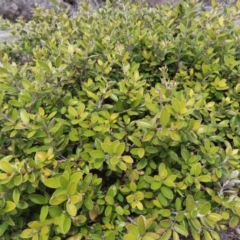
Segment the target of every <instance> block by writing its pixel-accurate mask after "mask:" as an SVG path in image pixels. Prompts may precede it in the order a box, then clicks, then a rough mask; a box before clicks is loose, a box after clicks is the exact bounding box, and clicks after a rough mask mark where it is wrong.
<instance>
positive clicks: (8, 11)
mask: <svg viewBox="0 0 240 240" xmlns="http://www.w3.org/2000/svg"><path fill="white" fill-rule="evenodd" d="M78 2H79V0H55V3H54V1H51V0H8V1H6V0H0V6H1V8H0V16H2V17H3V18H4V19H8V20H10V21H12V22H15V21H16V20H17V18H18V17H22V18H23V19H24V20H26V21H28V20H30V19H31V18H32V14H33V9H34V8H35V7H36V6H40V7H42V8H44V9H56V7H57V6H60V7H62V8H65V9H66V8H67V9H68V10H69V12H70V13H71V12H73V11H74V10H75V9H77V7H78Z"/></svg>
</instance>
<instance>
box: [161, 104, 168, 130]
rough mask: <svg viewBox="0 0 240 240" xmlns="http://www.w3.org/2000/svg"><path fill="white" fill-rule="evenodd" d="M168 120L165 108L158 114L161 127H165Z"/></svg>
mask: <svg viewBox="0 0 240 240" xmlns="http://www.w3.org/2000/svg"><path fill="white" fill-rule="evenodd" d="M169 120H170V113H169V111H168V109H167V108H166V107H164V108H163V109H162V110H161V113H160V124H161V125H162V127H166V126H167V125H168V123H169Z"/></svg>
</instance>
